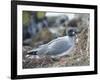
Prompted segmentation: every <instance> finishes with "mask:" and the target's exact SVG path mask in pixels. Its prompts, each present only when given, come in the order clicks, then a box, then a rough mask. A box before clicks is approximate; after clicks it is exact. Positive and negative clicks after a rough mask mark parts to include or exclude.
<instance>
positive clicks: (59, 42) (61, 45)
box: [48, 37, 73, 55]
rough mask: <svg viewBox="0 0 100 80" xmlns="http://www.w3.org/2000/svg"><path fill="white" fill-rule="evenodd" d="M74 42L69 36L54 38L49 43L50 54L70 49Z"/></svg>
mask: <svg viewBox="0 0 100 80" xmlns="http://www.w3.org/2000/svg"><path fill="white" fill-rule="evenodd" d="M71 46H73V44H72V43H71V42H70V40H68V39H67V37H63V38H59V39H56V40H53V41H51V42H50V43H49V45H48V54H49V55H58V54H60V53H62V52H64V51H66V50H68V49H69V48H70V47H71Z"/></svg>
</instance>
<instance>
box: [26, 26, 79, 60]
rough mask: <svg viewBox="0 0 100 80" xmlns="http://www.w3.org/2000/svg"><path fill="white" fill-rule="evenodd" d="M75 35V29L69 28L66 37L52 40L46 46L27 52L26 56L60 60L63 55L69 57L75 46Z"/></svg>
mask: <svg viewBox="0 0 100 80" xmlns="http://www.w3.org/2000/svg"><path fill="white" fill-rule="evenodd" d="M77 33H78V31H77V29H75V28H73V29H72V28H71V29H69V30H68V31H67V35H66V36H63V37H58V38H56V39H53V40H51V41H50V42H48V43H46V44H43V45H40V46H39V47H37V48H34V49H32V50H30V51H27V54H28V55H38V56H46V55H47V56H50V57H52V58H57V57H58V58H60V57H62V56H65V55H70V51H72V50H73V48H74V46H75V35H77Z"/></svg>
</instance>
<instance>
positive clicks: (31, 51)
mask: <svg viewBox="0 0 100 80" xmlns="http://www.w3.org/2000/svg"><path fill="white" fill-rule="evenodd" d="M37 52H38V49H32V50H30V51H27V54H29V55H37Z"/></svg>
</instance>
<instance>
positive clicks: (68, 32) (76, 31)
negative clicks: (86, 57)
mask: <svg viewBox="0 0 100 80" xmlns="http://www.w3.org/2000/svg"><path fill="white" fill-rule="evenodd" d="M78 33H80V31H79V30H78V29H77V28H72V29H69V30H68V31H67V34H68V36H70V37H74V36H76V35H77V34H78Z"/></svg>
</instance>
